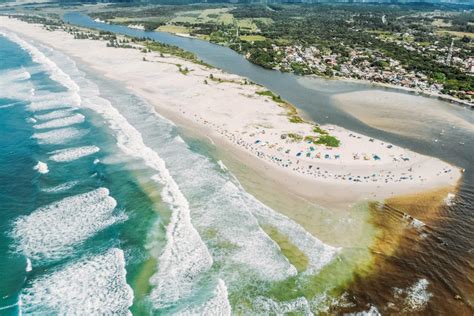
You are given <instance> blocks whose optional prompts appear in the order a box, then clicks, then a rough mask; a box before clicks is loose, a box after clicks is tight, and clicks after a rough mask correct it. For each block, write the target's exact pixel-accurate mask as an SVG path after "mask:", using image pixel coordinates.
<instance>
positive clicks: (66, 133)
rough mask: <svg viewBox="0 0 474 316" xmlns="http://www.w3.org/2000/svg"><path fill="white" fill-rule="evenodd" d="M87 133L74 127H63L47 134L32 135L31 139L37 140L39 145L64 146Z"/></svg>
mask: <svg viewBox="0 0 474 316" xmlns="http://www.w3.org/2000/svg"><path fill="white" fill-rule="evenodd" d="M88 132H89V131H88V130H85V129H77V128H74V127H64V128H59V129H55V130H51V131H47V132H41V133H34V134H33V136H32V138H35V139H37V141H38V143H39V144H47V145H59V144H66V143H68V142H70V141H72V140H74V139H77V138H80V137H82V136H85V135H87V133H88Z"/></svg>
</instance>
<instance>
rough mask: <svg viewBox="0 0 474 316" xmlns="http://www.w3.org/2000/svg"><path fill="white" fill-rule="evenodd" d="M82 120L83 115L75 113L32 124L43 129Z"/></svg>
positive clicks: (77, 122) (63, 125) (78, 122)
mask: <svg viewBox="0 0 474 316" xmlns="http://www.w3.org/2000/svg"><path fill="white" fill-rule="evenodd" d="M83 122H84V115H82V114H79V113H76V114H74V115H71V116H66V117H63V118H57V119H53V120H50V121H47V122H44V123H40V124H35V125H33V127H34V128H36V129H45V128H59V127H66V126H70V125H74V124H80V123H83Z"/></svg>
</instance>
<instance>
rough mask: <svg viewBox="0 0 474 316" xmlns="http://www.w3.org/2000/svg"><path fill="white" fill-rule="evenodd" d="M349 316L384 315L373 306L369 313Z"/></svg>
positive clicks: (364, 312)
mask: <svg viewBox="0 0 474 316" xmlns="http://www.w3.org/2000/svg"><path fill="white" fill-rule="evenodd" d="M349 315H350V316H380V315H382V314H380V312H379V310H378V309H377V307H375V306H373V305H371V306H370V308H369V309H368V310H367V311H363V312H358V313H352V314H349Z"/></svg>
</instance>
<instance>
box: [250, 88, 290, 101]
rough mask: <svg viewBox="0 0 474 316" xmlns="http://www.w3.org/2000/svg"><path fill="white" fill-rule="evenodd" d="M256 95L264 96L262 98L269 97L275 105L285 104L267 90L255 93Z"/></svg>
mask: <svg viewBox="0 0 474 316" xmlns="http://www.w3.org/2000/svg"><path fill="white" fill-rule="evenodd" d="M256 93H257V94H258V95H264V96H267V97H270V98H271V99H272V100H273V101H275V102H277V103H285V101H284V100H283V99H282V98H281V97H280V96H279V95H276V94H274V93H273V92H271V91H269V90H265V91H257V92H256Z"/></svg>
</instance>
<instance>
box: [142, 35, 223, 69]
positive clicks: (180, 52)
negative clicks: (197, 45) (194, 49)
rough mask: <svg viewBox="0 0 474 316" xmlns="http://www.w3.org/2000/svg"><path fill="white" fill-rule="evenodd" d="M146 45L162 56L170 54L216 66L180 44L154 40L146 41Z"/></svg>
mask: <svg viewBox="0 0 474 316" xmlns="http://www.w3.org/2000/svg"><path fill="white" fill-rule="evenodd" d="M144 45H145V47H146V48H147V49H149V50H150V51H155V52H159V53H160V54H161V56H162V57H163V56H164V55H163V54H168V55H172V56H177V57H180V58H182V59H184V60H188V61H190V62H193V63H195V64H199V65H202V66H205V67H207V68H214V67H213V66H211V65H209V64H207V63H205V62H203V61H202V60H200V59H198V58H197V57H196V55H194V54H193V53H191V52H188V51H185V50H184V49H181V48H179V47H178V46H173V45H168V44H164V43H160V42H154V41H145V43H144Z"/></svg>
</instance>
